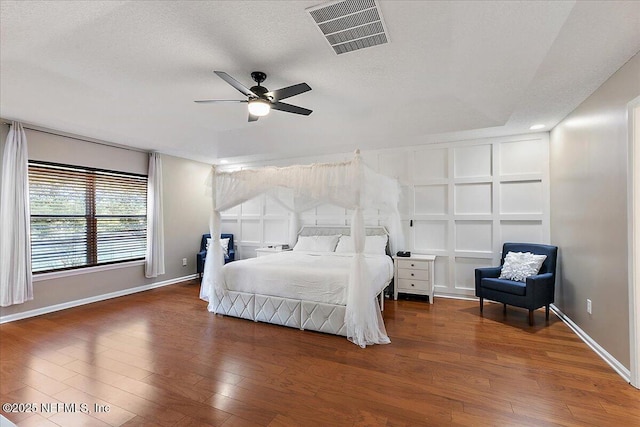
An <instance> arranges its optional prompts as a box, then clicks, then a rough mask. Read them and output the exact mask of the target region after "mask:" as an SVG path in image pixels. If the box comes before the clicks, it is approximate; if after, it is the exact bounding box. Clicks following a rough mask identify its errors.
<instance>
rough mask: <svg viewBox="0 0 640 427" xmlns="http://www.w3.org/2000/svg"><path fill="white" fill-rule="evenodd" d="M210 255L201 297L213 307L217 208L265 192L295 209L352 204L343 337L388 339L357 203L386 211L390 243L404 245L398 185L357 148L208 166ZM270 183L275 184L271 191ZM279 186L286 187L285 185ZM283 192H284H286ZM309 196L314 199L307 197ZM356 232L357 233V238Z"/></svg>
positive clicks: (217, 277) (217, 281)
mask: <svg viewBox="0 0 640 427" xmlns="http://www.w3.org/2000/svg"><path fill="white" fill-rule="evenodd" d="M210 183H211V200H212V211H213V215H212V221H211V224H210V229H211V230H210V231H211V236H212V240H213V242H212V245H213V257H209V256H207V259H206V261H205V268H204V275H203V279H202V286H201V288H200V298H202V299H204V300H206V301H209V307H208V308H209V311H213V310H214V307H213V301H214V298H213V296H214V293H216V294H217V295H218V298H222V295H223V293H224V278H223V274H222V267H223V265H224V258H223V255H222V250H221V249H220V245H219V244H218V243H217V240H218V239H219V236H220V222H221V221H220V212H221V211H224V210H226V209H229V208H231V207H233V206H236V205H238V204H240V203H243V202H245V201H247V200H249V199H251V198H253V197H255V196H257V195H259V194H262V193H265V192H269V193H268V194H269V195H270V196H271V197H273V198H274V199H276V200H278V201H279V202H280V204H281V205H282V206H284V207H286V208H287V209H289V210H290V211H292V212H293V213H294V215H297V214H298V213H300V212H302V211H304V210H307V209H309V208H310V207H313V206H314V205H317V204H319V203H330V204H333V205H337V206H341V207H344V208H347V209H354V210H355V213H354V217H353V221H352V224H351V234H352V236H354V241H356V242H358V241H359V240H362V241H361V242H360V243H361V244H360V245H359V246H358V244H356V249H358V248H359V250H357V254H356V255H355V256H354V257H353V264H352V269H351V273H350V276H349V289H348V296H347V313H346V316H345V321H346V323H347V338H348V339H349V340H351V341H353V342H354V343H356V344H358V345H359V346H361V347H364V346H366V345H370V344H385V343H388V342H389V338H388V337H387V334H386V331H385V328H384V323H383V322H382V316H381V315H380V311H379V309H378V306H377V302H376V295H373V293H374V291H373V290H372V289H371V287H370V283H371V282H370V280H368V279H367V275H368V272H367V270H366V266H365V262H364V257H363V255H362V250H363V248H364V220H363V217H362V209H365V208H373V209H380V210H383V211H385V212H387V213H388V214H389V223H390V225H391V227H390V228H389V232H390V236H389V237H390V242H391V247H392V248H394V247H401V246H402V245H403V239H404V237H403V236H402V230H401V227H400V226H399V224H400V217H399V212H398V202H399V194H400V187H399V185H398V183H397V181H396V180H394V179H391V178H389V177H385V176H383V175H380V174H378V173H376V172H375V171H373V170H371V169H369V168H368V167H366V166H365V165H364V164H362V162H361V161H360V156H359V152H356V156H355V158H354V160H353V161H349V162H341V163H323V164H313V165H302V166H301V165H298V166H288V167H283V168H276V167H265V168H259V169H245V170H240V171H236V172H218V171H216V169H215V167H213V169H212V171H211V174H210ZM273 189H278V191H274V190H273ZM281 189H287V190H286V191H284V190H281ZM287 192H288V195H287V196H286V197H284V196H283V194H287ZM310 200H313V201H310ZM360 237H362V238H361V239H360Z"/></svg>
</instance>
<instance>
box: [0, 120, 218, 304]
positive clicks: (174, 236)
mask: <svg viewBox="0 0 640 427" xmlns="http://www.w3.org/2000/svg"><path fill="white" fill-rule="evenodd" d="M7 133H8V126H6V125H2V130H1V135H0V136H1V138H2V142H1V143H0V148H2V146H3V145H4V141H5V139H6V136H7ZM26 134H27V142H28V151H29V159H31V160H40V161H49V162H56V163H66V164H73V165H78V166H90V167H95V168H101V169H110V170H118V171H123V172H133V173H142V174H146V173H147V168H148V154H147V153H145V152H140V151H133V150H127V149H122V148H117V147H112V146H107V145H102V144H96V143H92V142H86V141H82V140H79V139H74V138H69V137H65V136H58V135H52V134H49V133H43V132H40V131H33V130H26ZM162 166H163V187H164V200H163V202H164V229H165V270H166V274H164V275H162V276H158V277H157V278H154V279H147V278H146V277H145V276H144V265H140V264H138V265H132V266H117V267H115V268H112V269H108V270H103V271H94V272H86V273H82V274H77V275H71V276H65V277H58V278H51V279H48V280H37V279H36V280H35V281H34V285H33V288H34V299H33V300H32V301H28V302H26V303H24V304H19V305H13V306H10V307H2V308H0V316H8V315H13V314H18V313H22V312H26V311H30V310H35V309H41V308H44V307H48V306H52V305H57V304H66V303H70V302H73V301H77V300H81V299H85V298H94V297H97V296H100V295H104V294H109V293H113V292H126V291H127V290H128V289H132V288H136V287H140V286H144V285H150V284H153V283H159V282H164V281H172V280H176V279H180V278H184V277H192V276H193V275H194V274H195V273H196V253H197V252H198V250H199V247H200V238H201V236H202V234H203V233H207V232H208V230H209V213H210V210H211V202H210V198H208V197H207V196H206V194H205V185H204V183H205V181H206V179H207V176H208V175H209V172H210V170H211V166H210V165H208V164H205V163H199V162H194V161H191V160H185V159H181V158H177V157H172V156H167V155H163V156H162ZM0 168H1V166H0ZM183 258H187V266H186V267H183V266H182V259H183ZM203 310H206V307H205V303H204V302H203Z"/></svg>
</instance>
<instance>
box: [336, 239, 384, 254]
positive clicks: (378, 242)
mask: <svg viewBox="0 0 640 427" xmlns="http://www.w3.org/2000/svg"><path fill="white" fill-rule="evenodd" d="M387 239H388V238H387V236H367V237H366V238H365V241H364V253H365V254H375V255H385V254H386V253H387ZM355 251H356V250H355V248H354V246H353V239H352V238H351V236H342V237H340V241H339V242H338V246H337V247H336V253H354V252H355Z"/></svg>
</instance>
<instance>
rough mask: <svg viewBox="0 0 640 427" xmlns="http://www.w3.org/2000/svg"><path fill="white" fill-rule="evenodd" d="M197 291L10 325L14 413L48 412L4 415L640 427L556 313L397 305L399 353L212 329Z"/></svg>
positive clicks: (24, 419) (64, 421)
mask: <svg viewBox="0 0 640 427" xmlns="http://www.w3.org/2000/svg"><path fill="white" fill-rule="evenodd" d="M198 291H199V285H198V284H197V283H196V282H188V283H182V284H178V285H173V286H168V287H165V288H159V289H155V290H152V291H148V292H143V293H139V294H135V295H130V296H126V297H121V298H117V299H114V300H109V301H104V302H99V303H95V304H91V305H86V306H82V307H77V308H73V309H69V310H65V311H61V312H57V313H51V314H48V315H44V316H40V317H37V318H32V319H26V320H22V321H17V322H12V323H7V324H4V325H0V363H1V364H0V371H1V377H0V401H1V402H2V403H24V404H35V409H37V413H13V412H10V413H8V412H6V411H5V410H3V411H2V414H3V415H4V416H6V417H7V418H8V419H10V420H12V421H13V422H15V423H16V424H17V425H18V426H55V425H59V426H65V427H66V426H75V425H88V426H106V425H112V426H119V425H123V426H152V425H159V426H183V427H184V426H207V425H211V426H224V427H237V426H410V425H411V426H448V425H454V426H463V425H464V426H484V425H491V426H493V425H505V426H519V425H526V426H542V425H560V426H571V425H575V426H586V425H595V426H613V425H616V426H617V425H627V426H630V425H640V391H638V390H636V389H634V388H632V387H631V386H629V385H628V384H627V383H625V382H624V381H623V380H622V378H620V376H618V375H617V374H616V373H615V372H614V371H613V369H611V368H610V367H609V366H608V365H607V364H606V363H605V362H604V361H602V360H601V359H600V358H599V357H598V356H597V355H596V354H595V353H593V352H592V351H591V350H590V349H589V348H588V347H587V345H586V344H584V343H583V342H582V341H581V340H580V339H579V338H578V337H577V336H575V335H574V334H573V333H572V332H571V331H570V330H569V329H568V328H567V327H566V326H565V325H564V324H563V323H562V322H561V321H560V320H559V319H557V318H556V317H555V316H554V315H551V319H550V321H549V323H548V324H547V323H545V320H544V310H539V311H537V312H536V313H535V322H536V325H535V326H534V327H529V326H528V315H527V311H526V310H520V309H517V308H512V307H509V308H508V309H507V314H506V317H505V316H504V315H503V313H502V305H500V304H486V305H485V310H484V317H480V316H479V310H478V304H477V303H476V302H473V301H461V300H451V299H444V298H436V302H435V304H433V305H431V304H428V303H425V302H421V301H409V300H402V301H386V303H385V311H384V318H385V323H386V326H387V331H388V333H389V336H390V338H391V341H392V342H391V344H389V345H379V346H373V347H368V348H367V349H360V348H359V347H357V346H355V345H354V344H351V343H350V342H348V341H347V340H346V339H345V338H343V337H337V336H333V335H325V334H321V333H315V332H307V331H299V330H297V329H290V328H286V327H282V326H274V325H267V324H263V323H254V322H251V321H247V320H243V319H236V318H231V317H221V316H215V315H212V314H210V313H208V312H207V311H206V308H205V307H206V303H205V302H203V301H201V300H199V299H198ZM47 404H50V405H49V406H47ZM74 404H75V406H74ZM85 405H86V406H85ZM96 405H97V407H96ZM106 408H108V409H109V411H108V412H106ZM22 409H25V407H24V406H23V407H22ZM96 409H98V410H99V409H102V412H99V411H98V412H96Z"/></svg>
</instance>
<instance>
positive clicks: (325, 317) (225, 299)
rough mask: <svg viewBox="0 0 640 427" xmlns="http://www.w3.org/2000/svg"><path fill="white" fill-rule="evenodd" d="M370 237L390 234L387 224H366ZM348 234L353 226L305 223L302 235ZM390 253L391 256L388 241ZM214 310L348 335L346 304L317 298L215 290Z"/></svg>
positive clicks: (245, 317)
mask: <svg viewBox="0 0 640 427" xmlns="http://www.w3.org/2000/svg"><path fill="white" fill-rule="evenodd" d="M365 232H366V235H367V236H380V235H387V236H388V233H387V230H386V228H384V227H380V226H377V227H366V228H365ZM335 234H342V235H345V236H349V235H350V234H351V230H350V227H344V226H304V227H302V229H301V230H300V232H299V233H298V235H299V236H330V235H335ZM386 252H387V255H390V250H389V243H388V242H387V249H386ZM383 293H384V290H383V292H381V293H380V295H379V298H380V307H381V309H382V308H383V301H384V295H383ZM213 294H214V295H213V307H214V310H213V312H214V313H216V314H222V315H227V316H233V317H240V318H243V319H248V320H253V321H255V322H266V323H272V324H275V325H282V326H289V327H291V328H298V329H301V330H310V331H318V332H325V333H329V334H335V335H342V336H346V335H347V330H346V325H345V321H344V317H345V311H346V306H344V305H335V304H325V303H319V302H315V301H305V300H295V299H289V298H281V297H276V296H270V295H261V294H252V293H251V294H250V293H244V292H236V291H230V290H225V291H223V293H222V294H221V295H218V292H214V293H213Z"/></svg>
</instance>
